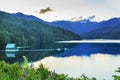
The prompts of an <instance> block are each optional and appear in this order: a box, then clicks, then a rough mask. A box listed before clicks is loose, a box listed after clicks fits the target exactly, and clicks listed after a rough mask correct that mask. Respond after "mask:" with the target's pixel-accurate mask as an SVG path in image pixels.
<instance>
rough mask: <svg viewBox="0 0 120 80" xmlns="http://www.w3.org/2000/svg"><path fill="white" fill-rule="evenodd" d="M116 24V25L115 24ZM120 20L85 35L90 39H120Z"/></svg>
mask: <svg viewBox="0 0 120 80" xmlns="http://www.w3.org/2000/svg"><path fill="white" fill-rule="evenodd" d="M114 23H115V24H114ZM119 34H120V19H116V21H113V22H111V25H110V24H108V25H105V26H101V27H100V28H98V29H95V30H93V31H91V32H89V33H87V34H85V35H84V38H88V39H120V35H119Z"/></svg>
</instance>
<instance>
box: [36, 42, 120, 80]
mask: <svg viewBox="0 0 120 80" xmlns="http://www.w3.org/2000/svg"><path fill="white" fill-rule="evenodd" d="M40 61H41V62H42V63H43V64H44V65H45V66H46V67H48V68H49V69H50V70H55V71H56V72H57V73H65V74H68V75H69V76H71V77H79V76H80V75H82V74H86V75H87V76H88V77H96V78H97V80H103V79H105V80H113V78H112V75H114V74H117V73H115V70H116V69H117V68H118V67H120V44H116V43H115V44H110V43H109V44H108V43H107V44H95V43H93V44H92V43H90V44H87V43H85V44H83V43H82V44H78V45H77V46H75V47H74V48H72V49H70V50H68V51H65V52H63V53H60V54H57V55H54V56H50V57H45V58H44V59H42V60H40ZM35 64H36V66H37V65H38V64H39V61H37V62H35Z"/></svg>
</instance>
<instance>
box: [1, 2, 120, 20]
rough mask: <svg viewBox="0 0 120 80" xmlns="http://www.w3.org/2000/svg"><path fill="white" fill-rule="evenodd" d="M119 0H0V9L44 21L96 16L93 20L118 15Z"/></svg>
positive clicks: (119, 14) (119, 15) (119, 13)
mask: <svg viewBox="0 0 120 80" xmlns="http://www.w3.org/2000/svg"><path fill="white" fill-rule="evenodd" d="M119 3H120V0H0V10H1V11H6V12H9V13H17V12H22V13H24V14H27V15H34V16H37V17H39V18H41V19H43V20H45V21H55V20H70V19H74V20H75V19H79V18H88V17H89V16H96V17H95V18H94V20H96V21H97V20H101V19H103V20H105V19H109V18H113V17H120V5H119Z"/></svg>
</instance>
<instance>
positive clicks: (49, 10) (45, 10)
mask: <svg viewBox="0 0 120 80" xmlns="http://www.w3.org/2000/svg"><path fill="white" fill-rule="evenodd" d="M51 11H54V10H53V9H51V8H50V7H48V8H46V9H41V10H40V11H39V14H46V13H47V12H51Z"/></svg>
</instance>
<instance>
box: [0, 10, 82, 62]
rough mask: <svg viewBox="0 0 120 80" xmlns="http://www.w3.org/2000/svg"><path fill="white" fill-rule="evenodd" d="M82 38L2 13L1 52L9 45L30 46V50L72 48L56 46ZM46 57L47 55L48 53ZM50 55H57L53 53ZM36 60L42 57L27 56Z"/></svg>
mask: <svg viewBox="0 0 120 80" xmlns="http://www.w3.org/2000/svg"><path fill="white" fill-rule="evenodd" d="M76 39H80V37H79V36H78V35H76V34H74V33H72V32H70V31H66V30H64V29H60V28H57V27H54V26H49V25H47V24H44V23H42V22H38V21H32V20H25V19H20V18H16V17H15V16H12V15H11V14H9V13H5V12H2V11H1V12H0V50H3V49H4V48H5V46H6V44H7V43H15V44H16V45H17V46H18V47H23V46H28V48H29V49H56V48H64V47H70V46H71V44H56V43H55V42H56V41H60V40H76ZM43 53H46V54H44V55H47V53H48V52H43ZM50 53H55V51H51V52H49V54H50ZM25 55H26V56H27V57H28V58H30V57H31V58H30V59H33V60H36V59H38V58H39V57H41V56H38V55H39V54H38V55H35V54H34V56H35V58H32V55H31V54H25Z"/></svg>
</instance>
